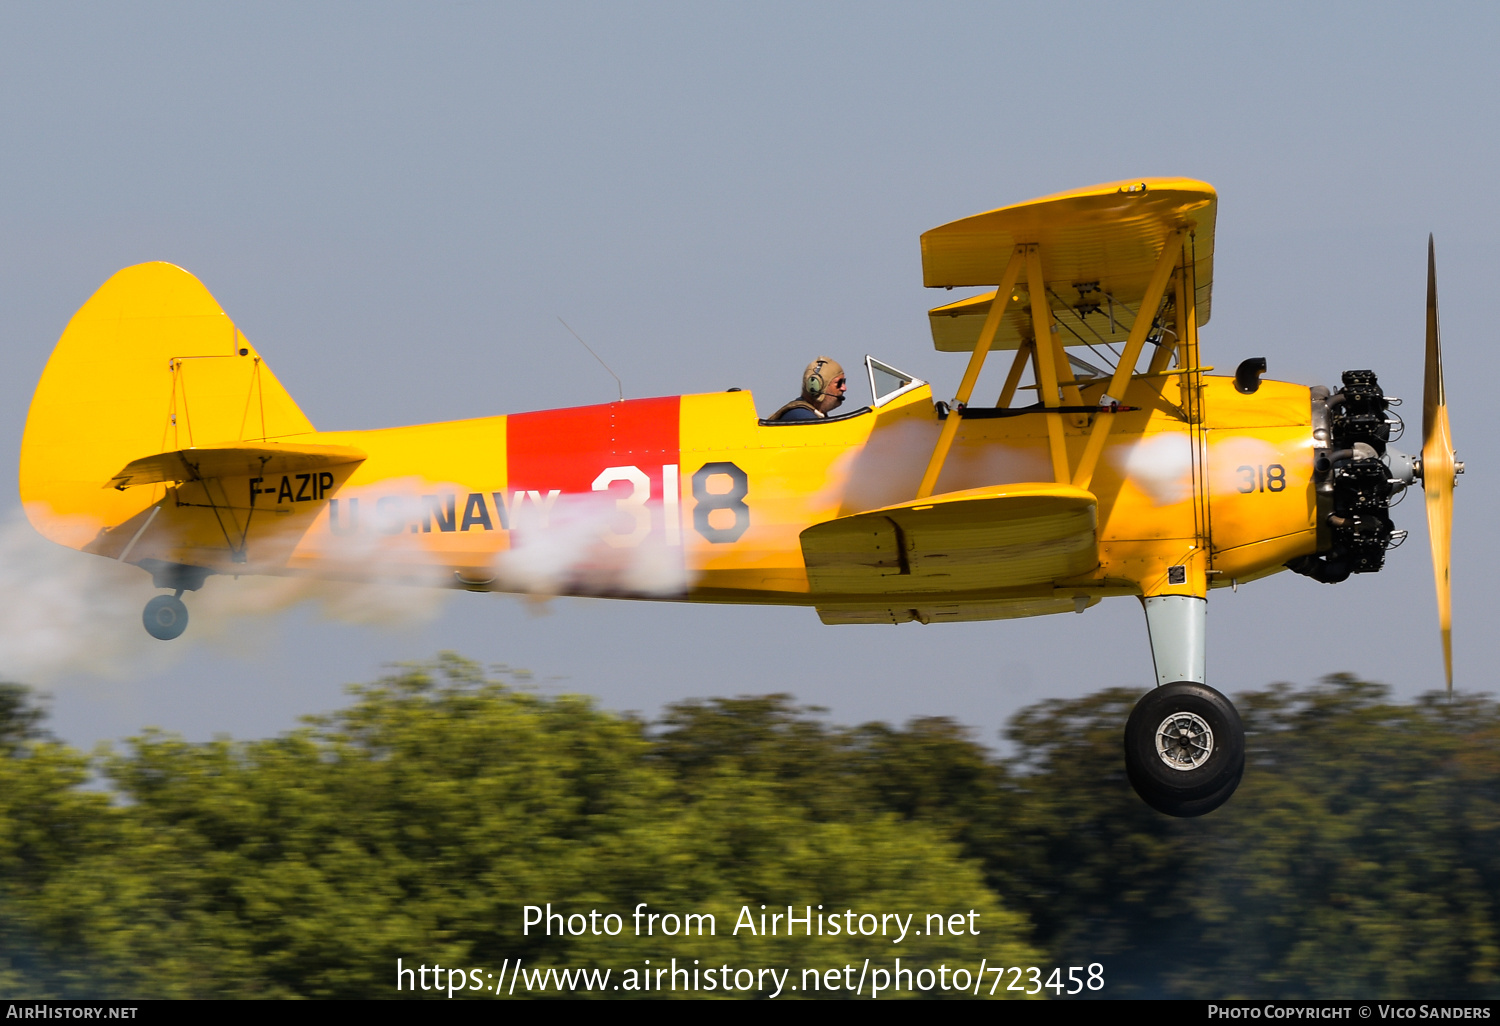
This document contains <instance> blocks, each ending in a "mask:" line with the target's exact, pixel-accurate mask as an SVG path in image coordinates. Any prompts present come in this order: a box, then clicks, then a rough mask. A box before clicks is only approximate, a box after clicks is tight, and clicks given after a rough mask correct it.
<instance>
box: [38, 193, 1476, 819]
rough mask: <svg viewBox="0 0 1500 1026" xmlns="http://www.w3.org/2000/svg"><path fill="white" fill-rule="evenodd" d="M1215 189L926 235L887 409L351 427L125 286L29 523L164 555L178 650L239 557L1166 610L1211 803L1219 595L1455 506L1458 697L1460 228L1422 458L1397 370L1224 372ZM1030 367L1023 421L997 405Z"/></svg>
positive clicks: (63, 372)
mask: <svg viewBox="0 0 1500 1026" xmlns="http://www.w3.org/2000/svg"><path fill="white" fill-rule="evenodd" d="M1216 206H1217V199H1216V196H1215V193H1214V190H1213V188H1212V187H1210V186H1209V185H1207V184H1205V183H1203V182H1198V181H1192V180H1189V179H1146V180H1143V181H1141V180H1137V181H1130V182H1116V183H1110V184H1107V185H1100V186H1094V187H1092V188H1087V189H1079V190H1077V191H1074V192H1068V193H1061V194H1059V195H1055V196H1049V197H1046V198H1043V199H1038V200H1033V201H1031V202H1029V203H1023V204H1019V205H1016V206H1010V207H1003V208H1001V209H998V210H992V211H989V212H987V213H983V214H977V215H975V216H973V217H967V218H964V219H962V220H959V221H954V222H952V223H950V224H945V225H942V226H941V227H938V228H934V229H933V230H932V231H930V232H927V233H926V234H925V235H923V236H922V270H923V278H924V283H925V284H926V285H927V286H929V287H933V288H944V289H953V288H973V287H979V288H982V289H987V290H989V291H984V292H982V293H981V294H978V295H971V296H968V297H967V298H963V299H959V300H958V301H957V302H951V303H948V304H946V305H943V306H939V307H937V308H936V309H934V310H932V311H930V313H929V319H930V323H931V328H932V337H933V341H934V342H935V344H936V346H937V348H938V349H939V350H941V351H944V352H965V353H971V354H972V355H971V356H970V358H969V362H968V367H967V369H966V371H965V372H964V375H963V379H962V383H961V384H960V385H959V388H958V392H957V394H956V396H955V397H953V398H952V400H951V401H947V402H934V401H933V396H932V391H931V388H930V387H929V386H928V385H927V383H925V382H924V381H922V380H920V379H919V378H916V377H914V376H912V375H910V374H907V373H904V372H902V371H900V370H897V369H896V368H894V367H891V366H889V365H888V364H885V363H882V362H880V361H879V360H876V359H873V358H866V361H865V370H866V375H867V377H868V379H869V385H870V391H871V401H870V404H869V405H868V406H866V407H864V408H862V409H858V410H854V411H852V412H849V413H846V414H843V415H836V416H829V417H827V418H822V419H817V420H812V421H797V422H791V423H783V422H771V421H766V420H762V419H760V418H759V416H758V414H757V411H756V405H755V401H754V398H753V397H752V396H751V395H750V394H749V393H748V392H742V391H739V390H731V391H729V392H721V393H713V394H704V395H684V396H673V397H668V398H659V399H638V400H629V401H621V402H617V403H608V404H605V405H600V406H589V407H581V408H577V409H568V410H554V411H543V412H535V413H522V414H514V415H511V416H496V417H486V418H481V419H477V420H465V421H455V422H451V423H441V424H424V425H419V426H415V427H403V428H386V429H378V430H370V431H338V432H320V431H316V430H314V428H313V426H312V424H311V423H310V422H309V421H308V419H307V418H306V417H305V416H304V415H303V413H302V411H301V410H300V409H299V408H298V407H297V404H296V403H295V402H294V401H293V400H292V398H291V396H290V395H288V394H287V392H286V391H285V389H283V388H282V386H281V384H280V383H279V382H278V381H277V379H276V377H275V375H273V374H272V373H271V370H270V368H269V367H268V366H267V365H266V363H265V361H264V360H263V359H262V358H261V356H260V353H259V352H258V351H257V350H256V349H255V348H254V347H253V346H252V345H251V344H250V343H249V341H248V340H247V339H246V338H245V337H244V336H243V335H242V334H241V333H240V331H239V329H238V328H237V327H236V326H235V324H234V323H233V322H232V321H231V320H230V319H229V318H228V316H227V315H226V314H225V313H224V311H223V310H222V309H220V307H219V305H218V303H216V302H215V300H214V298H213V297H212V296H211V295H209V293H208V291H207V290H206V289H205V288H204V287H203V285H202V284H200V283H199V282H198V280H197V279H196V278H194V277H193V276H192V275H191V274H189V273H187V272H186V271H184V270H182V269H181V268H178V267H175V266H173V265H171V264H166V263H148V264H140V265H137V266H135V267H128V268H125V269H124V270H122V271H120V272H119V273H118V274H116V275H115V276H114V277H112V278H110V279H109V281H107V282H105V283H104V285H103V286H102V287H101V288H100V289H99V291H98V292H96V293H95V294H94V296H93V297H92V298H91V299H89V301H88V302H87V303H85V304H84V306H83V307H82V309H80V310H79V311H78V313H77V314H76V315H75V316H74V317H73V319H72V320H71V321H70V322H69V324H68V326H67V329H66V330H65V331H64V332H63V335H62V338H61V340H60V341H59V342H58V344H57V347H56V349H55V350H54V351H53V353H52V357H51V360H50V361H49V362H48V364H47V368H46V371H45V372H44V374H43V375H42V379H41V382H40V384H39V385H38V386H37V390H36V395H35V398H34V399H33V401H32V405H31V410H30V414H29V417H28V419H27V423H26V434H25V440H24V442H23V444H22V449H21V469H20V487H21V497H22V500H23V502H24V504H25V508H26V512H27V515H28V516H29V517H30V519H31V522H32V524H34V525H35V526H36V528H37V529H38V530H39V531H40V532H41V533H42V534H44V535H45V536H47V537H48V538H50V539H52V540H54V541H56V542H59V543H61V544H63V545H68V546H72V547H74V548H77V549H81V550H83V551H85V552H90V553H94V554H96V555H99V556H102V557H106V558H109V559H114V560H120V561H123V562H126V563H131V564H134V565H136V566H139V567H141V568H143V569H145V570H147V571H149V572H150V574H151V575H152V578H153V581H154V583H155V585H156V587H158V588H163V589H167V590H168V591H169V592H171V594H163V595H159V596H157V597H155V598H153V599H151V601H150V602H149V603H148V604H147V606H146V611H145V624H146V629H147V630H148V631H150V633H151V634H152V635H154V636H155V637H158V638H162V639H170V638H175V637H177V636H178V635H179V634H181V633H182V631H183V629H184V627H185V626H186V624H187V610H186V607H185V606H184V604H183V602H182V598H181V596H182V594H183V592H185V591H193V590H196V589H197V588H199V587H201V586H202V585H203V584H204V582H205V579H206V578H207V577H209V576H210V575H214V574H232V575H239V574H279V575H315V576H320V577H328V578H338V579H347V580H356V581H357V580H369V579H372V578H379V579H381V580H402V581H410V582H412V583H418V584H438V585H442V586H446V587H452V588H462V589H467V590H471V591H521V592H528V591H529V592H544V593H548V594H585V595H612V596H619V597H634V598H658V599H677V600H686V601H699V602H728V603H780V604H791V605H806V606H812V607H814V608H815V609H816V610H817V612H818V615H819V616H820V617H821V618H822V620H823V622H824V623H828V624H846V623H902V622H905V621H910V620H916V621H920V622H922V623H943V622H956V621H964V620H996V619H1006V618H1010V617H1022V616H1036V615H1039V614H1043V613H1060V612H1074V611H1077V612H1082V611H1083V610H1084V609H1085V608H1087V607H1088V606H1090V605H1093V604H1094V603H1096V602H1098V601H1099V600H1100V599H1103V598H1108V597H1113V596H1129V597H1133V598H1136V599H1138V600H1140V601H1141V602H1142V604H1143V606H1144V608H1145V614H1146V625H1147V628H1148V631H1149V634H1150V641H1151V650H1152V656H1153V658H1154V660H1155V666H1156V675H1157V684H1158V687H1156V688H1155V689H1154V690H1151V691H1149V692H1147V694H1146V695H1145V697H1144V698H1142V699H1141V701H1140V703H1139V704H1138V705H1137V707H1136V709H1135V711H1134V712H1133V713H1132V715H1131V717H1130V721H1129V723H1128V724H1127V726H1126V764H1127V768H1128V770H1129V775H1130V779H1131V781H1132V783H1133V784H1134V785H1135V787H1136V790H1137V791H1138V792H1139V793H1140V795H1141V796H1142V797H1143V798H1144V799H1145V800H1146V801H1147V802H1148V803H1149V804H1151V805H1152V806H1153V807H1155V808H1156V809H1159V810H1161V811H1163V812H1166V813H1169V814H1172V815H1178V816H1195V815H1201V814H1202V813H1204V812H1207V811H1209V810H1211V809H1214V808H1217V807H1218V806H1219V805H1220V804H1222V803H1223V802H1224V801H1225V800H1226V799H1227V798H1228V797H1229V796H1230V794H1232V793H1233V791H1234V789H1235V787H1236V786H1237V785H1238V783H1239V780H1240V777H1241V774H1242V772H1243V768H1244V731H1243V728H1242V726H1241V725H1240V721H1239V718H1238V715H1237V713H1236V712H1235V710H1234V707H1233V705H1231V704H1230V702H1229V701H1228V700H1227V699H1226V698H1225V697H1224V696H1223V695H1221V694H1220V693H1219V692H1217V691H1215V690H1214V689H1212V688H1210V687H1208V685H1207V684H1206V682H1205V675H1204V664H1205V657H1204V647H1205V646H1204V642H1205V615H1206V609H1207V598H1208V595H1209V592H1210V591H1212V590H1213V589H1216V588H1228V587H1233V586H1236V585H1238V584H1243V583H1245V582H1247V581H1251V580H1254V579H1256V578H1258V577H1264V576H1266V575H1268V574H1272V573H1276V572H1277V571H1279V570H1282V569H1284V568H1288V567H1289V568H1291V569H1293V570H1295V571H1298V572H1300V573H1304V574H1307V575H1309V576H1311V577H1314V578H1315V579H1317V580H1320V581H1324V582H1330V583H1331V582H1337V581H1340V580H1343V579H1344V578H1345V577H1347V576H1348V575H1349V574H1350V573H1365V572H1370V571H1375V570H1379V569H1380V568H1381V566H1382V565H1383V563H1384V559H1385V553H1386V550H1387V549H1388V548H1390V547H1391V546H1392V545H1393V543H1396V542H1399V540H1400V539H1402V538H1404V536H1405V532H1402V531H1397V530H1395V528H1394V527H1393V525H1392V523H1391V520H1390V518H1389V516H1388V515H1387V508H1388V506H1389V505H1390V502H1391V500H1392V497H1393V496H1395V495H1398V494H1399V493H1401V492H1402V491H1403V490H1404V489H1405V488H1407V487H1409V486H1411V485H1412V484H1413V483H1414V482H1416V481H1421V482H1422V485H1423V488H1424V490H1425V493H1426V498H1427V511H1428V524H1429V530H1430V533H1431V537H1432V551H1433V562H1434V569H1435V572H1436V579H1437V590H1438V607H1439V615H1440V618H1441V630H1442V640H1443V650H1444V658H1445V660H1446V661H1447V665H1448V675H1449V682H1450V686H1451V680H1452V669H1451V665H1452V664H1451V654H1450V652H1451V646H1450V613H1449V598H1448V596H1449V588H1448V550H1449V531H1450V524H1451V520H1452V492H1453V485H1454V480H1455V475H1456V474H1457V473H1460V472H1461V471H1462V464H1459V463H1456V462H1455V460H1454V452H1453V448H1452V443H1451V440H1450V435H1449V430H1448V417H1447V409H1446V404H1445V400H1444V396H1443V381H1442V367H1441V362H1440V355H1439V349H1438V322H1437V298H1436V283H1435V276H1434V273H1433V270H1432V258H1431V247H1430V243H1429V271H1428V299H1427V377H1426V386H1425V391H1424V408H1423V424H1422V427H1423V439H1422V451H1421V453H1420V455H1417V456H1412V455H1407V454H1404V453H1401V452H1400V451H1398V450H1397V449H1395V448H1394V447H1392V446H1391V445H1390V444H1389V443H1390V441H1391V440H1392V438H1393V429H1395V428H1396V425H1398V424H1399V419H1398V418H1396V417H1395V416H1393V415H1392V413H1391V411H1390V407H1391V406H1392V405H1393V404H1394V402H1396V401H1395V400H1391V399H1389V398H1387V397H1386V396H1385V395H1384V394H1383V393H1382V390H1381V388H1380V385H1379V383H1378V382H1377V380H1376V377H1375V375H1374V374H1373V373H1372V372H1370V371H1365V370H1355V371H1349V372H1346V373H1345V374H1344V375H1343V379H1342V382H1341V384H1340V385H1339V386H1337V387H1336V388H1334V389H1332V390H1330V389H1328V388H1324V387H1312V388H1309V387H1308V386H1305V385H1295V384H1289V383H1284V382H1279V381H1271V380H1262V378H1261V374H1262V373H1263V372H1264V371H1265V369H1266V368H1265V361H1264V360H1263V359H1259V360H1257V359H1251V360H1246V361H1244V362H1243V363H1241V364H1239V366H1238V369H1237V370H1236V371H1235V373H1234V374H1233V375H1214V374H1210V373H1209V372H1210V371H1212V370H1213V368H1212V367H1208V366H1205V365H1204V364H1203V361H1202V359H1201V356H1200V352H1199V343H1198V334H1199V327H1200V326H1201V325H1202V324H1205V323H1207V321H1208V319H1209V312H1210V300H1211V294H1212V281H1213V256H1214V220H1215V213H1216ZM996 351H1003V352H1006V353H1008V354H1009V355H1008V356H1007V357H1006V359H1005V364H1006V367H1005V378H1004V383H1003V385H1002V386H1001V387H1000V388H999V390H998V393H991V394H997V399H996V400H995V402H994V405H990V406H985V405H980V404H978V403H975V402H973V398H974V396H975V394H976V392H975V389H976V385H977V382H978V379H979V375H980V371H981V369H982V368H983V366H984V363H985V360H986V357H987V356H988V355H989V354H991V353H993V352H996Z"/></svg>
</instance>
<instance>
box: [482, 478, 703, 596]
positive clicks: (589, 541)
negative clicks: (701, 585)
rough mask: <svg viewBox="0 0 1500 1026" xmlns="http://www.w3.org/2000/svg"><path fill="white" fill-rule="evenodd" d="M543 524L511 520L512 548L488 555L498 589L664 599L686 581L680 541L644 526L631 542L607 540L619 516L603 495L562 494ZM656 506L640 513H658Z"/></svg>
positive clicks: (688, 581) (685, 586)
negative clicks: (674, 543) (492, 558)
mask: <svg viewBox="0 0 1500 1026" xmlns="http://www.w3.org/2000/svg"><path fill="white" fill-rule="evenodd" d="M558 498H559V501H558V502H557V503H556V504H555V505H554V506H553V507H552V509H551V510H550V511H549V513H548V518H547V519H548V523H547V526H546V527H545V528H542V527H539V526H536V525H530V526H528V525H526V524H524V523H522V524H518V525H517V530H516V532H515V534H514V536H513V537H514V547H513V548H512V549H510V551H508V552H502V553H500V554H499V555H498V556H497V557H496V560H495V576H496V584H497V586H498V587H501V588H504V589H505V590H506V591H514V592H520V593H522V594H526V595H532V596H540V597H549V596H553V595H560V594H572V595H616V596H622V597H623V596H639V597H643V598H667V597H671V596H674V595H681V594H683V593H685V592H686V591H687V590H688V587H689V586H690V584H691V583H692V581H691V576H690V574H689V573H688V570H687V567H686V565H685V564H684V561H683V553H682V548H681V546H670V545H667V544H664V543H663V541H662V540H661V538H662V532H657V531H652V532H650V533H649V534H647V535H646V536H645V537H644V538H642V539H640V540H639V542H638V543H637V544H630V545H620V544H613V542H615V541H618V540H620V539H622V538H624V537H625V535H623V534H621V533H620V530H619V529H620V527H621V526H622V525H621V523H620V521H621V519H622V514H621V512H620V510H619V509H618V508H617V507H616V503H615V500H614V499H612V498H611V497H610V496H609V495H608V493H596V494H591V495H590V494H584V495H564V496H559V497H558ZM660 509H661V507H660V506H659V505H657V506H653V507H652V508H651V510H649V511H648V512H650V513H652V514H658V513H659V511H660Z"/></svg>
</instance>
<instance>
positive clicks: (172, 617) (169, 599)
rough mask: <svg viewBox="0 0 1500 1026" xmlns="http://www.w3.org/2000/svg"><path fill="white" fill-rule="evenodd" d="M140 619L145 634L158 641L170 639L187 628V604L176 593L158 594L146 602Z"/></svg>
mask: <svg viewBox="0 0 1500 1026" xmlns="http://www.w3.org/2000/svg"><path fill="white" fill-rule="evenodd" d="M141 620H142V622H144V623H145V625H146V633H147V634H149V635H151V636H152V637H153V638H156V639H157V640H159V641H171V640H172V639H173V638H175V637H178V636H179V635H180V634H182V632H183V631H185V630H187V624H188V611H187V606H185V605H183V604H182V599H180V598H178V597H177V596H176V595H158V596H156V598H154V599H152V600H151V601H150V602H147V603H146V611H145V612H144V613H143V614H141Z"/></svg>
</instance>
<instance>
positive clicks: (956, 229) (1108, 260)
mask: <svg viewBox="0 0 1500 1026" xmlns="http://www.w3.org/2000/svg"><path fill="white" fill-rule="evenodd" d="M1217 207H1218V197H1217V195H1216V194H1215V192H1214V189H1213V186H1211V185H1209V184H1208V183H1207V182H1199V181H1195V180H1193V179H1190V178H1146V179H1135V180H1132V181H1128V182H1108V183H1106V184H1104V185H1093V186H1089V187H1088V188H1086V189H1076V190H1074V191H1072V192H1064V193H1058V194H1057V195H1055V196H1045V197H1043V198H1041V199H1035V200H1031V201H1029V202H1026V203H1018V204H1016V205H1014V206H1009V207H1001V208H1000V209H998V210H991V211H988V212H986V213H983V214H975V215H974V216H972V217H965V218H963V219H961V220H958V221H951V222H949V223H948V224H945V225H941V226H940V227H937V228H934V229H932V230H931V231H930V232H927V233H926V234H925V235H923V236H922V280H923V284H924V285H926V286H927V287H929V288H955V287H958V286H972V285H988V286H991V287H993V286H994V285H995V284H996V283H997V282H999V281H1000V280H1001V276H1002V275H1003V274H1004V271H1005V265H1006V263H1007V261H1009V260H1010V256H1011V252H1012V251H1013V249H1014V247H1015V246H1017V245H1020V244H1025V243H1035V244H1037V245H1038V246H1039V248H1040V251H1041V257H1042V266H1043V274H1044V276H1045V278H1046V282H1047V292H1048V296H1047V301H1048V303H1049V304H1050V305H1051V307H1052V310H1053V316H1054V317H1056V319H1057V321H1058V328H1059V331H1060V332H1061V335H1062V339H1063V343H1064V344H1065V345H1083V344H1084V343H1086V342H1116V341H1118V342H1123V341H1124V340H1125V338H1126V336H1127V335H1128V334H1129V332H1130V327H1131V325H1132V324H1133V323H1134V320H1135V316H1134V315H1135V312H1137V310H1138V307H1139V304H1140V301H1141V297H1142V294H1143V293H1144V292H1145V290H1146V284H1147V282H1148V281H1149V280H1150V278H1151V272H1152V270H1153V269H1154V268H1155V266H1156V261H1157V258H1158V256H1159V255H1160V254H1161V249H1162V245H1163V244H1164V242H1165V240H1166V237H1167V233H1168V232H1170V231H1173V230H1175V229H1177V228H1184V227H1185V228H1187V229H1188V230H1189V231H1190V232H1191V245H1192V247H1193V260H1194V275H1195V278H1196V281H1197V283H1198V288H1197V296H1196V297H1195V299H1196V302H1197V308H1198V309H1197V315H1198V318H1197V319H1198V323H1199V324H1204V323H1206V322H1207V321H1208V317H1209V312H1210V298H1211V294H1212V288H1213V252H1214V221H1215V217H1216V214H1217ZM1024 285H1025V280H1024V278H1023V279H1022V282H1021V283H1020V284H1019V285H1018V286H1017V288H1016V289H1015V290H1014V291H1013V292H1012V295H1013V296H1015V297H1016V298H1017V299H1018V300H1019V302H1013V303H1012V304H1011V305H1010V306H1009V307H1008V308H1007V310H1006V314H1005V319H1004V321H1003V322H1002V323H1001V325H1000V330H999V332H998V334H997V335H996V336H995V341H994V348H996V349H1015V348H1016V347H1017V346H1018V345H1020V343H1021V341H1022V340H1023V339H1026V338H1031V337H1033V334H1034V332H1033V330H1032V327H1031V314H1030V312H1029V311H1030V307H1029V297H1028V296H1027V294H1026V290H1025V288H1024V287H1022V286H1024ZM994 295H995V294H994V292H989V293H987V294H985V295H979V296H972V297H970V298H968V299H961V300H959V301H958V302H956V303H949V304H947V305H945V306H940V307H937V308H935V309H933V310H931V311H929V312H928V319H929V322H930V324H931V326H932V340H933V344H934V345H936V346H937V348H938V349H940V350H942V351H944V352H968V351H970V350H972V349H973V348H974V343H975V341H976V340H977V339H978V338H979V331H980V328H981V327H983V325H984V318H985V315H986V314H987V313H989V309H990V301H991V300H992V299H993V298H994Z"/></svg>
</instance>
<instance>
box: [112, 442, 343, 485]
mask: <svg viewBox="0 0 1500 1026" xmlns="http://www.w3.org/2000/svg"><path fill="white" fill-rule="evenodd" d="M364 458H365V454H364V451H363V450H361V449H356V448H354V447H353V446H348V445H278V444H277V443H275V442H262V443H260V444H258V445H232V446H231V445H225V446H204V447H202V448H197V449H178V450H176V451H174V452H161V453H157V454H156V455H154V456H142V457H141V458H140V459H138V460H131V461H130V462H129V463H127V464H126V465H125V469H123V470H121V471H120V472H119V473H117V474H115V476H114V477H113V478H111V479H110V482H109V484H107V485H106V486H105V487H107V488H118V489H120V490H122V491H123V490H124V489H126V488H133V487H135V486H136V485H146V484H162V483H164V482H182V481H207V480H211V479H213V478H222V477H266V476H268V475H271V474H295V473H298V472H299V471H300V472H306V471H310V470H326V469H327V468H329V467H338V466H343V465H345V464H349V463H359V462H361V461H363V460H364Z"/></svg>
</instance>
